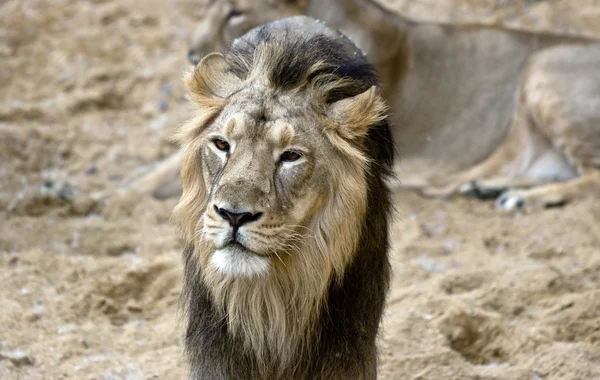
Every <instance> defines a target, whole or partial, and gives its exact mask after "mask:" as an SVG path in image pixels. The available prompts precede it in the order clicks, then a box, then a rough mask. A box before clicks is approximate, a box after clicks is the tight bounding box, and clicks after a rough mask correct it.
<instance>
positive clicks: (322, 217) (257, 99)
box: [175, 16, 392, 365]
mask: <svg viewBox="0 0 600 380" xmlns="http://www.w3.org/2000/svg"><path fill="white" fill-rule="evenodd" d="M186 85H187V88H188V90H189V97H190V100H191V101H192V103H193V104H194V105H195V107H196V109H197V111H196V116H195V117H194V118H193V119H192V120H190V121H189V122H188V123H187V124H186V125H185V126H184V127H183V128H182V129H181V130H180V132H179V139H180V141H181V144H182V151H183V153H182V161H181V176H182V185H183V194H182V197H181V200H180V202H179V204H178V205H177V207H176V209H175V216H176V218H177V220H178V222H179V223H180V225H181V227H182V229H183V231H184V233H185V237H186V240H187V241H188V242H190V244H192V245H193V246H194V249H193V253H192V254H191V256H190V257H188V258H187V260H188V262H191V263H193V264H192V265H194V266H195V268H196V269H197V273H195V274H194V276H195V277H194V278H198V279H200V280H199V281H201V284H202V286H206V287H207V288H208V289H209V291H210V293H211V296H212V298H213V301H214V302H215V304H217V305H218V306H219V308H220V309H221V310H222V311H223V312H224V313H225V314H226V315H227V316H228V322H229V326H230V328H231V331H232V333H233V334H237V335H238V336H241V337H242V339H243V340H244V342H245V344H246V345H247V346H248V347H250V348H252V349H253V350H254V351H255V352H256V355H257V357H258V358H259V360H262V361H263V362H266V361H269V360H277V361H278V362H279V363H287V361H288V359H290V358H291V357H292V356H293V352H294V350H296V349H297V348H298V344H299V342H300V341H302V340H303V339H305V338H306V336H304V335H303V334H305V333H306V329H307V326H309V325H310V324H311V323H312V322H314V316H315V313H316V311H317V310H318V309H319V306H320V305H321V303H322V301H323V298H324V297H325V293H326V291H327V288H328V286H329V285H330V284H331V282H332V281H339V280H340V279H341V278H342V277H343V275H344V271H345V269H346V268H347V266H348V265H349V263H350V262H351V261H352V260H353V258H354V257H353V256H354V255H355V254H356V250H357V247H358V245H359V242H360V241H361V238H362V237H363V234H364V233H365V232H364V231H365V228H366V227H365V224H366V223H367V220H368V219H369V217H370V216H368V215H367V213H368V212H367V210H368V206H369V204H370V203H371V202H373V200H371V199H370V198H369V196H370V195H369V188H370V187H371V186H372V184H373V183H377V186H379V187H380V188H381V199H382V200H387V190H384V189H385V186H384V185H383V184H382V182H381V179H382V177H383V176H384V175H385V174H386V173H387V171H388V170H389V168H390V165H391V159H392V157H391V156H392V143H391V138H390V134H389V128H388V126H387V123H386V122H385V118H386V114H385V110H386V105H385V102H384V101H383V99H382V97H381V95H380V90H379V87H378V85H377V78H376V75H375V73H374V71H373V68H372V66H371V65H370V64H369V63H368V62H367V60H366V58H365V57H364V55H363V54H362V53H361V52H360V51H359V50H358V49H357V48H356V46H355V45H354V44H353V43H352V42H351V41H350V40H348V39H347V38H345V37H344V36H343V35H341V34H339V33H338V32H336V31H334V30H333V29H330V28H328V27H326V26H325V25H323V24H321V23H318V22H316V21H315V20H313V19H310V18H307V17H302V16H298V17H293V18H289V19H285V20H281V21H277V22H274V23H270V24H267V25H266V26H263V27H260V28H257V29H255V30H253V31H251V32H250V33H248V34H247V35H245V36H244V37H243V38H241V39H239V40H237V41H236V42H235V43H234V44H233V46H232V48H231V50H229V52H228V53H227V55H226V56H223V55H221V54H219V53H214V54H210V55H208V56H206V57H205V58H204V59H203V60H202V61H201V62H200V63H199V64H198V65H197V66H196V67H195V68H194V70H193V71H192V72H190V73H189V75H188V76H187V77H186ZM373 181H375V182H373ZM374 212H375V213H376V214H377V215H383V216H382V217H383V218H384V219H385V218H386V216H385V215H387V214H386V213H387V211H385V210H376V211H374ZM380 212H382V213H383V214H380ZM373 215H375V214H373ZM377 218H380V217H379V216H377ZM383 233H384V235H378V236H387V232H383ZM384 240H385V239H384ZM386 244H387V243H386ZM188 280H189V279H188ZM193 281H195V280H193ZM196 285H197V284H196ZM196 285H192V286H196ZM282 365H283V364H282Z"/></svg>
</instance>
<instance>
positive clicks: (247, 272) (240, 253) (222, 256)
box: [210, 244, 271, 278]
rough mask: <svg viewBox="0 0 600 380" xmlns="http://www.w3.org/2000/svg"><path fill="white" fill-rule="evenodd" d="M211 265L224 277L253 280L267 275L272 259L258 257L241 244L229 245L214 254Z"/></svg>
mask: <svg viewBox="0 0 600 380" xmlns="http://www.w3.org/2000/svg"><path fill="white" fill-rule="evenodd" d="M210 263H211V264H212V265H213V266H214V267H215V268H216V269H217V270H218V271H219V272H221V273H223V274H224V275H227V276H234V277H246V278H251V277H256V276H265V275H267V273H268V272H269V267H270V265H271V258H270V257H268V256H260V255H257V254H255V253H254V252H252V251H250V250H248V249H247V248H245V247H243V246H242V245H240V244H228V245H226V246H225V247H223V248H221V249H217V250H216V251H215V252H214V253H213V255H212V258H211V259H210Z"/></svg>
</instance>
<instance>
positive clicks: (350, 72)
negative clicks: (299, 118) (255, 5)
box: [226, 25, 379, 103]
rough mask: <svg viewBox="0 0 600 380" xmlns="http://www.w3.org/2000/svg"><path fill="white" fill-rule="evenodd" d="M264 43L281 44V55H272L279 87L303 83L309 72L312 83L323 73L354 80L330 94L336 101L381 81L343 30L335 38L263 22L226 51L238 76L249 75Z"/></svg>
mask: <svg viewBox="0 0 600 380" xmlns="http://www.w3.org/2000/svg"><path fill="white" fill-rule="evenodd" d="M261 44H264V45H270V46H277V47H278V49H277V52H278V54H276V55H274V56H273V57H271V59H272V62H271V65H270V68H272V70H271V71H270V72H269V73H268V76H269V79H270V80H271V82H272V83H273V84H274V85H275V86H276V87H278V88H281V89H290V88H294V87H298V86H299V85H302V82H303V81H304V79H305V78H306V75H307V73H309V72H310V76H309V82H310V80H311V79H312V78H315V77H317V76H319V75H321V74H332V75H334V76H335V77H336V78H338V79H339V78H343V79H348V80H350V81H351V83H352V86H348V87H344V88H343V89H339V90H336V91H334V92H333V93H332V94H330V96H329V97H328V99H327V101H328V102H330V103H332V102H335V101H337V100H341V99H344V98H348V97H352V96H355V95H358V94H360V93H362V92H364V91H366V90H367V89H368V88H370V87H371V86H374V85H378V84H379V78H378V75H377V72H376V71H375V68H374V67H373V66H372V65H371V64H370V63H369V62H368V60H367V59H366V57H365V56H364V54H363V52H362V51H361V50H360V49H359V48H358V47H356V46H355V45H354V43H352V41H350V40H349V39H348V38H347V37H346V36H344V35H343V34H341V33H339V34H338V35H337V36H335V37H334V36H325V35H322V34H317V35H305V34H301V33H298V32H297V30H294V29H292V26H289V25H284V26H282V27H280V28H273V27H272V26H270V25H263V26H261V27H259V28H258V30H257V31H256V32H255V34H252V35H250V36H244V37H241V38H240V39H238V40H236V42H235V43H234V44H233V45H232V46H231V48H230V49H229V51H228V52H227V54H226V57H227V62H228V64H229V67H230V68H231V70H232V71H233V72H234V73H235V75H236V76H238V77H239V78H242V79H244V78H246V77H247V76H248V74H249V69H250V68H252V67H254V64H253V59H254V53H255V51H256V50H257V47H258V46H259V45H261ZM318 63H324V65H323V66H322V68H320V69H319V70H317V71H311V69H312V68H313V66H314V65H315V64H318Z"/></svg>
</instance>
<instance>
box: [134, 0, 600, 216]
mask: <svg viewBox="0 0 600 380" xmlns="http://www.w3.org/2000/svg"><path fill="white" fill-rule="evenodd" d="M235 3H236V4H234V3H233V2H229V1H226V0H218V1H216V2H213V3H212V5H211V7H210V11H209V12H208V13H207V19H205V20H203V21H202V22H201V23H200V24H201V26H200V27H199V28H198V30H197V31H196V33H195V36H194V39H193V41H192V49H191V54H190V55H191V56H195V55H197V54H200V55H201V54H206V53H208V52H210V51H212V50H215V49H216V50H219V49H221V48H222V46H223V43H227V42H228V40H227V39H228V38H233V37H235V35H234V34H235V32H236V31H243V30H244V29H245V28H250V27H253V26H255V25H257V24H256V23H257V22H263V21H264V18H265V17H273V15H275V14H281V15H288V14H289V13H293V12H302V11H305V12H306V13H307V14H309V15H314V16H315V17H318V18H319V19H322V20H324V21H326V22H327V23H328V24H329V25H331V26H333V27H335V28H338V29H339V30H341V31H343V32H344V33H345V34H347V35H348V36H349V37H350V38H351V39H352V40H353V41H355V42H356V43H357V44H358V45H359V46H360V47H361V48H362V49H363V50H364V51H365V52H366V53H367V56H368V57H369V58H370V59H371V60H372V62H373V63H374V65H375V66H376V68H377V69H378V71H379V73H380V76H381V80H382V83H383V85H384V90H385V93H386V96H387V99H388V102H389V103H390V105H391V117H392V120H393V124H394V130H393V133H394V137H395V139H396V141H397V142H398V146H397V148H398V151H399V153H400V154H399V159H400V162H399V163H398V164H397V165H396V172H397V174H398V176H397V177H398V178H399V180H400V183H399V184H398V185H399V186H402V187H409V188H417V189H420V190H421V191H422V192H423V193H425V194H429V195H438V196H447V195H450V194H453V193H455V192H458V191H460V192H463V193H467V194H471V195H475V196H478V197H496V196H498V195H499V194H502V193H504V192H506V191H507V190H510V189H513V188H529V187H534V186H539V185H542V186H539V187H538V188H537V189H532V190H519V191H514V192H508V193H507V194H504V195H503V197H504V199H502V200H499V202H498V205H499V207H500V208H514V207H513V206H519V207H523V206H533V207H538V206H539V207H543V206H548V205H552V204H558V203H562V202H565V201H567V200H569V199H570V198H572V197H576V196H577V195H578V194H582V193H584V190H585V189H587V188H592V189H593V188H599V191H600V183H599V181H598V179H597V177H598V176H599V175H598V174H597V172H598V167H599V166H600V164H599V162H600V148H599V145H600V126H599V125H600V124H599V123H598V120H599V119H600V106H598V103H599V102H600V70H598V67H600V45H599V44H598V43H596V42H594V41H591V40H588V39H584V38H575V37H563V36H558V35H546V34H536V33H531V32H525V31H514V30H505V29H501V28H496V27H489V26H452V25H442V24H434V23H417V22H412V21H410V20H408V19H405V18H403V17H401V16H399V15H397V14H390V13H389V11H386V10H384V9H383V8H381V7H379V6H378V5H377V4H376V3H374V2H372V1H368V0H348V1H347V0H323V1H317V0H315V1H310V2H308V1H302V0H298V1H291V2H289V1H274V2H267V1H256V2H255V1H252V2H250V1H248V2H239V1H237V2H235ZM232 9H233V10H236V12H234V13H233V14H235V15H236V17H234V18H231V14H232V13H231V10H232ZM240 10H241V11H243V13H242V14H241V15H238V13H239V11H240ZM267 11H268V12H267ZM553 47H559V48H553ZM534 82H535V83H539V85H534V84H533V83H534ZM582 86H583V87H584V88H585V91H584V93H585V95H584V96H582V93H581V92H580V91H579V88H582ZM541 109H543V110H544V116H543V117H541V115H538V113H539V110H541ZM556 123H560V125H556ZM173 162H176V160H173V161H172V162H171V163H170V164H165V165H163V170H164V171H166V172H174V171H175V170H176V167H175V166H174V164H173ZM159 172H160V171H159ZM159 172H156V173H155V174H152V175H150V176H149V177H147V178H146V179H145V180H144V181H142V183H146V186H147V188H162V187H164V186H157V183H159V182H160V181H161V178H162V175H159V174H158V173H159ZM555 181H561V183H559V184H557V185H553V186H549V187H547V186H545V185H546V184H548V183H551V182H555ZM588 193H589V192H588ZM507 199H512V200H511V201H508V202H507ZM507 206H508V207H507Z"/></svg>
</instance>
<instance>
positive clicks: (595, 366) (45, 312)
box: [0, 0, 600, 380]
mask: <svg viewBox="0 0 600 380" xmlns="http://www.w3.org/2000/svg"><path fill="white" fill-rule="evenodd" d="M386 1H387V0H386ZM388 2H389V6H391V7H393V6H398V7H400V8H402V7H405V9H404V10H405V11H406V12H407V13H408V14H410V15H412V16H413V17H421V18H424V19H425V18H430V19H435V20H438V21H452V20H458V21H461V22H463V21H465V20H466V21H469V22H470V21H472V20H473V19H477V18H478V17H479V19H481V22H485V23H490V22H494V23H499V24H502V23H505V22H506V23H509V21H510V23H513V24H515V25H517V24H518V25H521V26H522V27H525V28H538V27H539V28H540V29H541V30H550V31H552V30H555V31H558V32H569V33H575V34H578V33H579V34H582V35H588V34H592V35H594V33H596V35H597V34H598V33H599V28H600V4H599V3H598V2H597V1H591V0H590V1H581V2H579V1H578V2H577V3H578V8H577V9H576V10H574V11H571V12H570V13H569V12H566V11H562V10H561V9H562V8H561V7H567V6H568V7H569V8H570V9H573V7H574V5H573V3H575V2H574V1H549V2H548V3H550V5H549V4H541V3H542V2H541V1H523V2H517V1H514V2H511V1H496V2H491V1H483V0H480V1H474V0H471V1H466V0H465V1H459V0H446V1H440V2H439V3H438V4H442V3H443V4H445V5H444V6H440V7H438V8H436V7H435V4H436V2H435V1H433V0H419V3H421V5H420V6H419V7H417V6H416V5H413V6H408V5H406V4H404V3H407V2H402V1H396V2H394V1H392V0H389V1H388ZM491 3H503V4H504V6H505V7H506V8H502V7H498V8H494V9H495V11H494V10H490V9H491V8H490V6H489V4H491ZM513 3H520V4H521V5H520V6H522V7H529V8H531V9H536V10H537V11H536V12H537V13H536V14H537V15H538V16H536V17H534V18H528V17H524V16H523V17H518V15H517V14H516V13H510V12H514V11H512V10H511V11H510V12H509V10H507V9H508V8H510V9H512V8H511V7H515V6H516V5H515V4H513ZM544 3H545V2H544ZM580 3H581V4H580ZM428 4H429V5H431V6H430V7H429V8H427V5H428ZM478 4H479V5H478ZM594 4H595V6H594ZM586 6H587V8H586ZM424 7H425V8H424ZM473 7H475V8H476V9H479V11H478V12H479V13H477V12H475V11H472V9H473ZM477 7H479V8H477ZM457 9H459V10H460V9H462V10H463V11H462V12H457V11H456V10H457ZM481 9H483V10H484V11H481ZM201 12H202V8H201V7H199V6H196V5H194V2H193V1H184V0H177V1H163V0H145V1H137V0H122V1H116V0H86V1H83V0H27V1H17V0H9V1H0V379H6V380H9V379H130V380H135V379H181V378H183V377H184V376H185V369H186V364H185V360H184V357H183V355H182V345H181V335H182V328H181V325H182V323H181V315H180V312H179V308H178V301H179V292H180V282H181V278H180V277H181V263H180V245H179V241H178V239H177V235H176V231H175V228H174V226H173V225H172V223H171V222H170V220H169V216H170V210H171V209H172V207H173V206H174V204H175V202H176V200H166V201H160V200H157V199H154V198H152V197H151V196H150V195H147V194H135V195H134V196H132V195H131V194H129V195H128V196H114V197H112V198H111V199H110V200H109V201H107V202H108V203H107V204H105V205H104V207H102V208H101V209H100V210H98V209H97V205H96V204H95V202H94V199H96V197H97V196H98V194H103V193H106V192H109V193H110V192H115V191H117V190H118V189H120V188H123V187H124V186H126V185H127V184H128V183H129V182H130V181H131V180H132V179H134V178H136V177H139V176H140V175H142V174H143V173H145V172H146V171H147V170H148V169H149V168H151V167H152V165H155V164H156V163H158V162H159V161H160V160H161V159H163V158H165V157H168V156H169V155H170V154H171V153H173V152H174V151H175V150H176V147H175V145H174V144H173V143H172V142H171V141H170V136H171V135H172V133H173V131H174V129H175V128H176V127H177V126H178V125H179V124H180V123H181V122H182V121H183V120H184V119H185V118H186V117H187V115H188V111H189V108H188V105H187V103H186V101H185V98H184V91H183V85H182V82H181V80H180V78H181V75H182V73H183V72H184V71H185V70H186V69H188V64H187V62H186V61H185V51H186V41H187V38H188V36H189V34H190V33H191V30H192V29H193V26H194V23H195V20H196V19H197V18H198V16H199V15H200V14H201ZM469 12H471V13H469ZM490 12H491V13H490ZM494 12H496V13H497V15H496V18H494V17H493V16H494V15H493V13H494ZM509 13H510V14H509ZM457 14H459V16H457ZM489 14H491V15H489ZM511 14H512V15H513V16H510V15H511ZM507 15H509V16H510V17H509V16H507ZM561 15H563V16H564V17H565V18H564V19H561V18H560V17H559V16H561ZM577 15H579V16H577ZM577 17H579V18H577ZM490 20H491V21H490ZM578 20H579V21H580V23H578V22H579V21H578ZM519 22H520V23H521V24H519ZM518 25H517V26H518ZM394 199H395V205H396V208H397V212H396V215H395V223H394V225H393V228H392V237H393V253H392V262H393V267H394V278H393V281H392V289H391V292H390V295H389V299H388V307H387V312H386V317H385V322H384V328H383V331H382V339H381V366H380V374H381V375H380V378H381V379H384V380H391V379H412V380H417V379H419V380H425V379H428V380H439V379H448V380H452V379H473V380H475V379H479V380H484V379H485V380H491V379H498V380H500V379H509V380H513V379H514V380H517V379H518V380H542V379H544V380H546V379H554V380H559V379H560V380H562V379H598V378H600V202H599V199H600V196H595V197H594V196H591V197H588V198H587V200H581V201H578V202H574V203H571V204H568V205H566V206H565V207H563V208H555V209H550V210H544V211H540V212H532V213H524V214H521V213H517V214H506V213H499V212H497V211H496V210H495V209H494V206H493V204H492V203H487V202H480V201H475V200H468V199H461V198H457V199H453V200H450V201H442V200H431V199H425V198H422V197H420V196H418V195H416V194H414V193H412V192H401V193H397V194H396V195H395V196H394Z"/></svg>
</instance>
